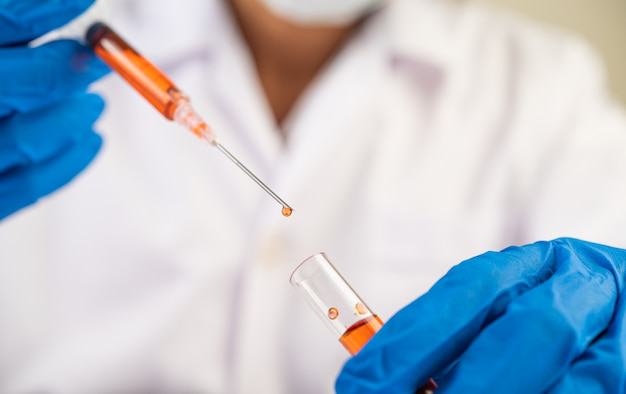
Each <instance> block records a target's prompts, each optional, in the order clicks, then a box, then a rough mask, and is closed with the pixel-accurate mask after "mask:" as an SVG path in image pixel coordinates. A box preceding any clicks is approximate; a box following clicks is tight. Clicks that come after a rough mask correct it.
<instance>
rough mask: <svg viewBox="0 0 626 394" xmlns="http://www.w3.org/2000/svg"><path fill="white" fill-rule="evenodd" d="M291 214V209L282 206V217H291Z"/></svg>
mask: <svg viewBox="0 0 626 394" xmlns="http://www.w3.org/2000/svg"><path fill="white" fill-rule="evenodd" d="M292 212H293V209H291V208H289V207H286V206H283V216H285V217H289V216H291V213H292Z"/></svg>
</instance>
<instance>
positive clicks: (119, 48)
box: [86, 22, 293, 216]
mask: <svg viewBox="0 0 626 394" xmlns="http://www.w3.org/2000/svg"><path fill="white" fill-rule="evenodd" d="M86 40H87V43H88V44H89V46H91V48H92V49H93V50H94V52H95V53H96V55H98V57H100V58H101V59H102V60H103V61H104V62H105V63H106V64H108V65H109V66H110V67H111V68H112V69H113V70H115V71H117V73H118V74H120V75H121V76H122V77H123V78H124V79H126V81H128V83H130V84H131V85H132V86H133V87H134V88H135V89H136V90H137V91H138V92H139V93H141V95H142V96H143V97H145V98H146V99H147V100H148V101H149V102H150V103H151V104H152V105H153V106H154V107H155V108H156V109H157V110H158V111H159V112H160V113H161V114H163V116H165V117H166V118H167V119H169V120H173V121H174V122H176V123H178V124H180V125H182V126H184V127H185V128H187V129H189V130H191V131H192V132H193V133H194V134H196V135H197V136H198V137H200V138H202V139H204V140H206V141H207V142H208V143H209V144H211V145H213V146H215V147H216V148H217V149H219V150H220V151H221V152H222V153H224V154H225V155H226V156H227V157H228V158H229V159H230V160H231V161H232V162H233V163H235V164H236V165H237V166H238V167H239V168H240V169H241V170H243V172H245V173H246V174H247V175H248V176H249V177H250V178H252V179H253V180H254V181H255V182H256V183H257V184H258V185H259V186H261V188H263V190H265V191H266V192H267V193H268V194H269V195H270V196H272V198H274V200H276V201H278V202H279V203H280V204H281V205H282V207H283V208H282V213H283V215H284V216H290V215H291V213H292V212H293V209H292V208H291V207H290V206H289V205H288V204H287V203H286V202H285V201H283V200H282V199H281V198H280V197H278V195H276V193H274V192H273V191H272V190H271V189H270V188H269V187H267V186H266V185H265V184H264V183H263V182H261V180H259V178H257V177H256V176H255V175H254V174H253V173H252V172H251V171H250V170H248V169H247V168H246V167H245V166H244V165H243V164H241V162H240V161H239V160H237V159H236V158H235V156H233V155H232V154H231V153H230V152H229V151H228V150H226V148H224V146H222V144H220V142H219V141H218V139H217V136H216V135H215V133H214V132H213V130H212V129H211V128H210V127H209V125H208V124H207V123H206V122H205V121H204V120H203V119H202V118H201V117H200V116H199V115H198V114H197V113H196V112H195V111H194V109H193V108H192V106H191V103H190V101H189V98H188V97H187V95H185V93H183V92H182V91H181V90H180V89H178V88H177V87H176V85H174V83H173V82H172V81H170V80H169V78H168V77H166V76H165V74H163V73H162V72H161V71H160V70H159V69H158V68H156V66H154V65H153V64H152V63H150V62H149V61H148V60H147V59H146V58H144V57H143V56H141V55H140V54H139V53H137V51H135V50H134V49H133V48H131V47H130V46H129V45H128V44H127V43H126V42H125V41H124V40H122V38H120V36H118V35H117V34H116V33H115V32H114V31H113V30H111V28H110V27H109V26H107V25H105V24H104V23H102V22H96V23H94V24H93V25H91V27H90V28H89V30H88V31H87V35H86Z"/></svg>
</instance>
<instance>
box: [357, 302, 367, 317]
mask: <svg viewBox="0 0 626 394" xmlns="http://www.w3.org/2000/svg"><path fill="white" fill-rule="evenodd" d="M354 309H355V310H356V313H358V314H359V315H364V314H366V313H368V312H369V310H368V309H367V307H366V306H365V305H364V304H363V303H362V302H357V304H356V305H355V306H354Z"/></svg>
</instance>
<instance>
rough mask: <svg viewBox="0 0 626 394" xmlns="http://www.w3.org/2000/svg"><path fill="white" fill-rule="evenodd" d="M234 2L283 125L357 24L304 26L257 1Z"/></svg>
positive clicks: (238, 21)
mask: <svg viewBox="0 0 626 394" xmlns="http://www.w3.org/2000/svg"><path fill="white" fill-rule="evenodd" d="M338 1H339V0H338ZM230 3H231V5H232V10H233V13H234V15H235V18H236V20H237V23H238V25H239V28H240V30H241V32H242V35H243V37H244V39H245V41H246V42H247V44H248V46H249V48H250V51H251V53H252V56H253V58H254V61H255V64H256V69H257V72H258V75H259V79H260V81H261V85H262V87H263V90H264V91H265V95H266V97H267V100H268V102H269V105H270V107H271V109H272V112H273V114H274V118H275V119H276V122H277V123H278V124H279V125H280V124H281V123H282V122H283V120H284V119H285V117H286V116H287V114H288V113H289V111H290V110H291V108H292V107H293V105H294V103H295V102H296V100H297V99H298V97H299V96H300V95H301V94H302V92H303V91H304V89H305V88H306V87H307V86H308V84H309V83H310V82H311V81H312V80H313V79H314V78H315V76H316V75H317V73H318V72H319V71H320V69H321V68H322V67H323V66H324V64H325V63H326V62H327V61H328V60H329V59H330V58H331V57H332V56H333V55H334V53H335V52H336V51H337V50H338V49H339V47H340V46H341V44H342V43H343V42H344V41H345V40H346V38H347V37H348V36H349V35H350V33H351V32H352V31H353V30H354V29H355V28H356V26H357V24H356V23H355V24H352V25H349V26H345V27H303V26H297V25H294V24H291V23H289V22H287V21H285V20H284V19H281V18H279V17H277V16H275V15H274V14H272V13H271V12H270V11H268V10H267V9H266V8H265V7H264V6H263V5H261V4H260V3H259V2H258V1H257V0H231V1H230Z"/></svg>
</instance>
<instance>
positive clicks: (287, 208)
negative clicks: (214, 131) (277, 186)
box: [212, 141, 293, 216]
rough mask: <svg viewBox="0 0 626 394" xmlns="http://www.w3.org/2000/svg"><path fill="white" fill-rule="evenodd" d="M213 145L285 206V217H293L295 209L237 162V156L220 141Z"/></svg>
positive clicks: (214, 142)
mask: <svg viewBox="0 0 626 394" xmlns="http://www.w3.org/2000/svg"><path fill="white" fill-rule="evenodd" d="M212 144H213V146H215V147H216V148H217V149H219V150H220V152H222V153H223V154H224V155H226V157H228V158H229V159H230V161H232V162H233V163H235V165H237V167H239V168H241V170H242V171H243V172H245V173H246V175H248V176H249V177H250V178H251V179H252V180H253V181H254V182H256V184H257V185H259V186H261V188H262V189H263V190H265V192H266V193H267V194H269V195H270V196H272V198H273V199H274V200H276V201H277V202H278V203H279V204H281V205H282V206H283V215H284V216H290V215H291V213H292V212H293V209H292V208H291V207H290V206H289V204H287V203H286V202H285V201H283V199H282V198H280V197H278V195H277V194H276V193H274V192H273V191H272V189H270V188H269V187H267V185H266V184H265V183H263V182H261V180H260V179H259V178H257V177H256V175H254V174H253V173H252V172H251V171H250V170H249V169H248V168H246V166H244V165H243V164H242V163H241V162H240V161H239V160H237V158H236V157H235V156H233V154H232V153H230V152H229V151H228V149H226V148H224V146H223V145H222V144H220V143H219V142H218V141H213V143H212Z"/></svg>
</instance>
